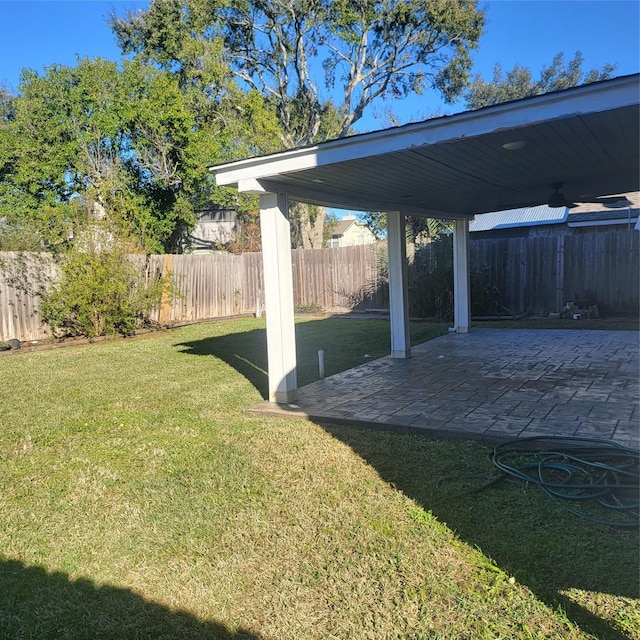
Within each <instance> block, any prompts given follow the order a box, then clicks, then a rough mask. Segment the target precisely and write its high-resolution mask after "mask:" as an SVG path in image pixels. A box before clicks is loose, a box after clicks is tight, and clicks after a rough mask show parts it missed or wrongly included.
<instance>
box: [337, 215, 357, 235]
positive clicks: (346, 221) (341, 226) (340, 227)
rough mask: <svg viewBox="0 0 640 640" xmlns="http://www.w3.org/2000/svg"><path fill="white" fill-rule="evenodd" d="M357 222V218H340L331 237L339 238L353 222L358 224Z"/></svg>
mask: <svg viewBox="0 0 640 640" xmlns="http://www.w3.org/2000/svg"><path fill="white" fill-rule="evenodd" d="M356 223H357V221H356V219H355V218H343V219H342V220H338V222H337V223H336V226H335V227H334V228H333V232H332V233H331V237H332V238H339V237H340V236H343V235H344V234H345V233H346V232H347V230H348V229H349V227H350V226H351V225H352V224H356Z"/></svg>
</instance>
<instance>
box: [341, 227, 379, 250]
mask: <svg viewBox="0 0 640 640" xmlns="http://www.w3.org/2000/svg"><path fill="white" fill-rule="evenodd" d="M375 241H376V237H375V236H374V235H373V233H372V232H371V230H370V229H369V227H367V226H366V225H364V224H358V223H355V224H352V225H351V226H350V227H349V228H348V229H347V230H346V231H345V232H344V235H343V236H342V237H341V238H340V243H339V246H341V247H356V246H359V245H363V244H373V243H374V242H375Z"/></svg>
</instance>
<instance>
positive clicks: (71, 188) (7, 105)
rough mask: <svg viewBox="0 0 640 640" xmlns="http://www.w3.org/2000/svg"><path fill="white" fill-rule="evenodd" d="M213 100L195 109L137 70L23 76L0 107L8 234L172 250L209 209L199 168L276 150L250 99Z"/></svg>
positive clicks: (128, 65)
mask: <svg viewBox="0 0 640 640" xmlns="http://www.w3.org/2000/svg"><path fill="white" fill-rule="evenodd" d="M227 79H229V76H227ZM221 87H222V88H221ZM217 89H218V93H217V95H216V96H215V98H214V96H213V95H212V98H211V100H210V104H207V108H206V109H205V108H204V107H202V108H199V105H198V104H196V100H195V99H194V97H193V94H192V93H190V92H189V91H187V90H185V89H183V88H182V87H181V86H180V85H179V83H178V82H177V80H176V78H175V77H174V76H173V75H171V74H169V73H166V72H164V71H162V70H161V69H157V68H153V67H150V66H149V65H146V64H144V63H143V62H142V61H141V60H135V59H134V60H131V61H126V60H125V61H124V62H123V66H122V68H119V67H118V65H117V63H115V62H111V61H107V60H101V59H84V60H79V61H78V63H77V65H76V66H75V67H67V66H61V65H53V66H51V67H49V68H47V69H46V70H45V73H44V75H39V74H38V73H36V72H33V71H25V72H23V75H22V79H21V83H20V86H19V90H18V95H16V96H11V95H9V94H8V93H7V92H6V91H5V92H4V93H3V94H2V95H0V105H1V106H2V111H1V114H0V115H1V117H2V120H1V121H0V122H1V128H0V217H2V218H3V219H4V227H6V229H5V232H8V231H14V232H15V230H16V229H21V230H23V231H24V232H27V231H28V232H29V233H26V235H25V237H29V238H32V239H33V238H37V239H38V240H39V242H41V243H44V245H45V246H46V247H49V248H55V247H56V246H60V245H61V244H64V243H65V242H66V241H67V240H68V239H69V238H70V237H71V236H72V235H73V234H74V233H77V231H78V229H79V228H82V227H84V226H87V225H94V226H95V225H97V224H100V225H101V226H109V228H110V232H111V233H116V234H118V235H120V236H122V237H126V238H128V239H129V240H131V241H133V242H134V244H135V245H136V246H137V247H138V249H141V250H144V251H147V252H161V251H163V250H174V249H176V247H177V246H178V245H179V241H180V238H181V236H182V235H183V234H184V233H185V231H186V230H188V228H189V227H190V226H192V225H193V223H194V221H195V218H194V210H197V208H198V206H199V205H200V204H202V203H203V202H206V201H207V200H208V199H209V198H211V197H212V192H213V190H214V185H213V181H212V180H211V178H210V176H209V175H208V172H207V163H208V162H209V161H211V159H216V160H220V161H221V160H223V159H230V158H231V157H234V156H235V154H236V153H237V152H238V150H239V149H241V150H243V151H246V150H255V149H256V148H257V147H256V145H258V144H261V143H263V142H264V141H265V140H267V139H269V138H270V137H271V138H273V139H275V131H276V129H277V125H276V123H275V119H274V118H269V117H268V116H265V115H264V114H265V113H268V112H267V111H266V110H265V109H264V108H263V100H262V98H261V97H260V95H259V94H258V93H257V92H255V91H254V92H241V91H239V90H238V89H237V88H235V87H234V85H233V83H232V82H231V83H227V84H226V85H224V83H222V82H221V83H220V84H218V85H217ZM225 197H226V198H227V199H228V198H230V197H231V196H230V195H229V194H228V193H227V194H225V193H221V192H218V193H217V194H216V199H217V200H224V198H225ZM1 234H2V230H1V229H0V235H1ZM23 235H24V234H23Z"/></svg>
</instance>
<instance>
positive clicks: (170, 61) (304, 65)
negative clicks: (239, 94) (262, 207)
mask: <svg viewBox="0 0 640 640" xmlns="http://www.w3.org/2000/svg"><path fill="white" fill-rule="evenodd" d="M483 24H484V13H483V12H482V11H481V10H479V9H478V6H477V2H476V1H475V0H417V1H411V2H409V1H408V0H357V1H349V2H347V1H343V0H337V1H336V0H266V1H265V0H240V1H237V0H234V1H227V0H152V1H151V3H150V4H149V7H148V9H147V10H146V11H138V12H129V13H127V14H126V15H125V16H123V17H119V16H117V15H112V17H111V25H112V28H113V30H114V32H115V34H116V36H117V38H118V42H119V44H120V47H121V48H122V51H123V52H124V53H125V54H136V55H137V56H140V57H141V58H143V59H144V60H146V61H150V62H152V63H153V64H155V65H156V66H158V67H159V68H161V69H163V70H166V71H168V72H171V73H172V74H174V75H175V76H176V77H178V78H179V82H180V83H181V86H199V87H200V88H201V90H203V93H204V94H205V95H206V87H207V83H206V81H203V77H202V75H201V73H202V71H203V70H206V68H207V64H208V60H209V59H210V58H211V57H212V56H215V55H216V54H215V52H219V51H220V50H222V51H224V55H225V60H227V61H228V64H229V66H230V68H231V70H232V72H233V73H234V74H235V77H236V79H237V81H238V82H239V83H240V85H241V86H243V87H246V88H253V89H255V90H257V91H259V92H260V94H261V95H262V96H263V97H264V99H265V100H266V101H267V103H268V104H271V105H272V106H273V108H274V110H275V113H276V114H277V118H278V123H279V126H280V131H279V133H280V141H281V145H282V146H284V147H287V148H290V147H296V146H301V145H306V144H311V143H315V142H318V141H322V140H325V139H328V138H335V137H342V136H345V135H347V134H349V133H350V132H351V131H352V128H353V126H354V125H355V124H356V123H357V122H358V121H359V120H360V118H362V116H363V114H364V112H365V109H366V108H367V107H368V106H369V105H370V104H371V103H372V102H373V101H375V100H383V99H385V98H389V97H391V98H401V97H404V96H406V95H408V94H410V93H418V94H420V93H422V92H423V91H425V90H433V91H435V92H437V93H439V94H441V95H443V96H444V98H445V99H446V100H449V101H452V100H454V99H455V98H456V97H457V96H459V95H460V93H461V92H462V90H463V89H464V87H465V86H466V84H467V82H468V77H469V69H470V67H471V52H472V51H473V50H474V49H475V48H476V47H477V44H478V40H479V38H480V35H481V32H482V27H483ZM238 155H239V154H238ZM292 213H293V220H292V222H293V223H294V237H295V238H297V242H298V243H299V244H303V245H304V246H316V244H314V243H319V242H321V241H322V235H323V234H322V226H323V222H324V215H325V213H324V211H323V210H322V209H321V208H320V209H310V208H308V207H295V208H294V209H293V210H292ZM296 226H297V228H296Z"/></svg>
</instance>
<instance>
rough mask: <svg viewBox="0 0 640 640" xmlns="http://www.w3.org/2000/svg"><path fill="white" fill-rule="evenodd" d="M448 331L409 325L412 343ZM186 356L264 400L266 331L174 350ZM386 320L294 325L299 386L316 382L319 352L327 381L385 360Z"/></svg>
mask: <svg viewBox="0 0 640 640" xmlns="http://www.w3.org/2000/svg"><path fill="white" fill-rule="evenodd" d="M446 332H447V325H446V324H444V323H440V324H438V323H426V322H415V323H412V328H411V336H412V344H416V343H419V342H424V341H426V340H430V339H432V338H435V337H437V336H439V335H443V334H444V333H446ZM176 346H177V347H178V348H181V349H182V350H183V352H184V353H186V354H189V355H196V356H214V357H217V358H220V359H221V360H223V361H224V362H226V363H227V364H228V365H230V366H231V367H233V368H234V369H236V371H238V373H240V374H241V375H242V376H244V377H245V378H246V379H247V380H248V381H249V382H250V383H251V384H252V385H253V386H254V387H255V388H256V389H257V390H258V391H259V392H260V394H261V395H262V397H263V398H264V399H266V398H267V397H268V378H267V336H266V331H265V329H253V330H251V331H242V332H238V333H233V332H229V333H226V334H225V335H222V336H212V337H210V338H204V339H202V340H195V341H192V342H183V343H180V344H178V345H176ZM390 348H391V342H390V328H389V322H388V320H379V319H377V318H369V319H353V318H350V319H347V318H323V319H320V320H306V321H304V322H296V360H297V377H298V386H300V387H303V386H305V385H307V384H310V383H311V382H314V381H316V380H318V379H319V367H318V351H319V350H320V349H322V350H323V351H324V364H325V375H327V376H331V375H334V374H336V373H339V372H340V371H345V370H346V369H351V368H353V367H356V366H358V365H360V364H364V363H365V362H370V361H371V360H373V359H375V358H381V357H383V356H387V355H389V351H390Z"/></svg>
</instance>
